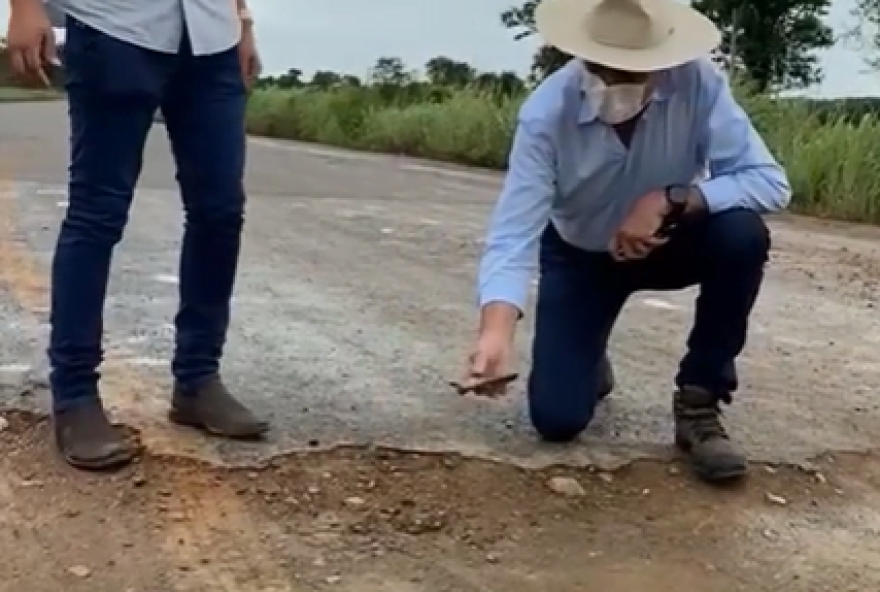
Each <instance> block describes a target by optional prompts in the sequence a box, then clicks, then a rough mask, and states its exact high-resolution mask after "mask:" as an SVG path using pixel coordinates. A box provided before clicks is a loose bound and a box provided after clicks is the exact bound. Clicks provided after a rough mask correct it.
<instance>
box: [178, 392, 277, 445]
mask: <svg viewBox="0 0 880 592" xmlns="http://www.w3.org/2000/svg"><path fill="white" fill-rule="evenodd" d="M168 417H169V419H170V420H171V421H173V422H174V423H177V424H180V425H185V426H189V427H193V428H198V429H200V430H204V431H205V432H208V433H209V434H212V435H215V436H221V437H224V438H233V439H257V438H260V437H262V436H263V435H265V434H266V432H268V431H269V423H268V422H266V421H263V420H261V419H257V418H256V417H255V416H254V414H253V413H251V411H250V410H249V409H248V408H247V407H245V406H244V405H242V404H241V403H239V402H238V401H237V400H236V399H235V397H233V396H232V395H231V394H230V392H229V390H227V388H226V386H225V385H224V384H223V382H222V381H221V380H220V379H219V378H212V379H211V380H209V381H208V382H206V383H205V384H203V385H202V386H200V387H199V388H198V389H196V390H194V391H185V390H183V389H182V388H181V387H180V386H179V385H177V384H175V386H174V397H173V399H172V401H171V411H169V413H168Z"/></svg>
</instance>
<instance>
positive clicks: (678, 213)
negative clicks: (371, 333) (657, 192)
mask: <svg viewBox="0 0 880 592" xmlns="http://www.w3.org/2000/svg"><path fill="white" fill-rule="evenodd" d="M690 195H691V188H690V186H688V185H670V186H668V187H667V188H666V203H667V204H669V211H668V212H667V213H666V215H665V216H663V223H662V224H661V225H660V228H659V229H658V230H657V236H658V237H660V238H669V236H670V235H671V234H672V233H673V232H674V231H675V229H676V228H678V224H679V223H680V222H681V219H682V218H683V217H684V213H685V212H686V211H687V205H688V200H689V199H690Z"/></svg>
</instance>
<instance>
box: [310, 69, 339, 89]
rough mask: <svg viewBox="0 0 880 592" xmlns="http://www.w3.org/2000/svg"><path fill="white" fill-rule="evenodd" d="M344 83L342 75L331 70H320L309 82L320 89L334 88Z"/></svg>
mask: <svg viewBox="0 0 880 592" xmlns="http://www.w3.org/2000/svg"><path fill="white" fill-rule="evenodd" d="M341 83H342V76H341V75H339V74H337V73H336V72H330V71H329V70H318V71H317V72H315V73H314V74H313V75H312V80H311V82H309V86H312V87H315V88H317V89H320V90H327V89H329V88H333V87H334V86H339V85H340V84H341Z"/></svg>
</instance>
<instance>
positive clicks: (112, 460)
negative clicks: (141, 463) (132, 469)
mask: <svg viewBox="0 0 880 592" xmlns="http://www.w3.org/2000/svg"><path fill="white" fill-rule="evenodd" d="M56 446H57V444H56ZM58 452H59V453H60V454H61V458H63V459H64V462H66V463H67V464H69V465H70V466H72V467H74V468H76V469H82V470H85V471H96V472H97V471H113V470H116V469H121V468H122V467H125V466H127V465H130V464H131V463H132V462H134V459H135V458H137V457H138V455H139V454H140V450H139V449H138V448H136V447H131V448H127V449H124V450H120V451H119V452H116V453H114V454H111V455H109V456H105V457H102V458H95V459H87V458H77V457H74V456H70V455H69V454H68V453H67V452H65V451H64V450H62V449H61V447H60V446H58Z"/></svg>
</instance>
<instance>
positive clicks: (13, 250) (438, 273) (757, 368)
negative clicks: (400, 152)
mask: <svg viewBox="0 0 880 592" xmlns="http://www.w3.org/2000/svg"><path fill="white" fill-rule="evenodd" d="M62 130H66V118H65V113H64V107H63V105H62V104H57V103H53V104H19V105H11V106H4V107H2V111H0V155H2V167H3V177H4V183H3V188H2V197H3V200H2V203H3V206H2V207H3V208H4V210H5V211H3V212H2V213H3V214H4V217H6V229H5V233H6V236H4V237H2V238H3V239H4V240H5V242H6V243H7V245H13V246H10V247H8V248H6V253H5V254H4V256H3V257H4V260H5V263H6V265H5V269H3V270H2V271H0V274H3V276H5V277H4V278H3V279H5V280H6V281H5V284H6V289H5V292H4V294H5V297H4V298H3V301H2V309H0V310H2V317H0V322H3V323H5V324H6V325H7V326H8V327H14V328H15V331H12V332H11V338H10V339H8V340H6V342H5V343H4V345H3V348H4V350H3V354H2V355H3V360H4V366H3V370H2V372H0V376H2V380H3V381H4V383H5V384H6V385H7V386H8V388H7V389H6V390H7V392H9V393H14V391H15V385H16V384H18V383H20V382H21V381H22V380H25V379H26V378H27V377H28V376H30V377H40V376H42V375H43V374H44V373H45V361H44V360H43V357H44V356H43V349H44V345H45V338H46V330H47V327H46V325H45V322H46V308H45V306H46V299H45V295H46V287H47V284H48V278H47V275H46V269H47V267H48V265H49V263H50V258H51V255H52V247H53V244H54V240H55V236H56V232H57V228H58V224H59V221H60V220H61V218H62V216H63V215H64V211H65V201H64V200H65V189H64V180H65V149H66V146H65V142H66V133H65V132H64V131H62ZM145 159H146V163H145V170H144V174H143V176H142V181H141V184H140V189H139V191H138V194H137V197H136V200H135V205H134V208H133V211H132V215H131V223H130V225H129V227H128V230H127V233H126V236H125V239H124V241H123V243H122V244H121V245H120V246H119V247H118V250H117V256H116V259H115V268H114V272H113V279H112V286H111V295H110V297H109V300H108V306H107V324H106V329H107V351H108V354H107V356H108V362H107V365H106V374H107V384H106V387H105V396H106V398H107V400H108V401H109V402H111V404H112V405H113V406H114V407H115V408H116V410H117V412H118V416H119V417H120V418H121V419H123V420H124V421H127V422H131V423H133V424H134V425H135V426H137V427H139V428H141V429H143V430H144V434H145V437H146V439H147V441H148V443H149V442H151V441H152V442H153V445H154V446H155V447H157V449H159V450H162V451H165V452H171V453H184V454H192V455H195V456H197V457H201V458H207V459H214V460H220V461H223V462H228V463H246V462H249V461H251V460H255V459H256V460H260V459H265V458H268V457H270V456H271V455H274V454H277V453H280V452H285V451H291V450H298V449H304V448H309V447H315V446H316V444H317V446H318V447H331V446H334V445H337V444H341V443H374V444H379V445H389V446H394V447H400V448H405V449H415V450H422V449H423V450H448V451H459V452H462V453H465V454H468V455H476V456H481V457H488V458H493V459H503V460H507V461H511V462H514V463H517V464H523V465H543V464H547V463H557V462H570V463H584V462H593V463H597V464H599V465H600V466H609V467H611V466H617V465H619V464H621V463H625V462H627V461H629V460H632V459H634V458H640V457H657V456H659V457H662V456H666V455H668V454H669V442H670V425H671V423H670V409H669V408H670V388H671V384H670V383H671V377H672V374H673V371H674V368H675V365H676V363H677V360H678V357H679V356H680V355H681V352H682V348H683V342H684V338H685V335H686V331H687V329H688V328H689V325H690V318H691V311H692V301H693V297H694V292H686V293H665V294H642V295H638V296H637V297H635V298H634V299H633V300H632V302H631V303H630V304H629V306H628V308H627V310H626V311H625V312H624V314H623V316H622V319H621V322H620V323H619V326H618V327H617V329H616V331H615V334H614V336H613V343H612V350H611V352H612V357H613V360H614V363H615V367H616V370H617V375H618V377H619V386H618V389H617V392H616V394H615V395H614V397H613V401H612V402H611V403H610V404H609V405H608V406H607V407H606V408H605V409H604V410H603V411H602V413H601V414H600V418H599V421H598V422H597V424H596V425H594V426H593V427H592V428H591V429H590V431H589V434H588V435H587V436H586V437H585V438H584V439H583V441H582V442H581V443H580V444H578V445H576V446H573V447H570V448H568V449H563V450H560V449H557V448H547V447H543V446H541V445H539V444H538V443H537V442H536V440H535V438H534V436H533V434H532V432H531V430H530V428H529V426H528V422H527V420H526V417H525V412H524V405H523V401H522V396H521V392H519V393H517V395H516V396H513V397H511V398H509V399H508V400H507V401H505V402H502V403H488V402H482V401H473V400H469V399H462V398H459V397H457V396H455V395H453V394H452V393H451V392H450V390H449V389H448V387H447V386H446V381H447V380H448V379H450V378H453V377H455V376H456V374H457V372H458V371H459V369H460V367H461V364H462V359H463V355H464V353H465V352H466V348H467V346H468V345H469V339H470V337H471V332H472V327H473V323H474V318H475V316H474V309H473V277H474V272H475V265H476V261H477V255H478V252H479V249H480V244H481V243H480V241H481V237H482V234H483V228H484V224H485V221H486V219H487V215H488V212H489V210H490V208H491V206H492V204H493V201H494V199H495V196H496V192H497V189H498V185H499V178H498V176H496V175H493V174H489V173H483V172H479V171H468V170H463V169H457V168H453V167H444V166H438V165H433V164H431V163H425V162H420V161H415V160H410V159H404V158H395V157H388V156H375V155H361V154H355V153H349V152H342V151H335V150H329V149H324V148H319V147H312V146H303V145H298V144H292V143H283V142H277V141H271V140H264V139H254V140H253V141H252V142H251V145H250V152H249V163H250V164H249V171H248V183H247V186H248V192H249V205H248V214H247V229H246V237H245V247H244V253H243V256H242V263H241V275H240V281H239V283H238V289H237V296H236V304H235V311H234V325H233V329H232V333H231V335H230V340H229V345H228V349H227V354H226V360H225V366H224V372H225V376H226V379H227V381H228V382H229V383H230V385H231V386H232V387H233V388H235V390H236V391H238V392H240V393H241V395H242V396H243V397H244V398H245V399H247V400H248V401H249V402H250V403H252V404H253V405H254V406H256V407H257V408H260V409H262V410H264V411H265V412H267V413H268V414H270V415H271V417H272V419H273V421H274V424H275V430H274V432H273V437H272V440H271V442H270V443H269V444H268V445H263V446H243V445H241V444H236V445H234V446H228V445H223V444H219V443H216V442H213V441H211V442H205V441H201V440H197V439H195V438H194V437H192V436H191V435H189V434H186V433H180V432H178V431H175V430H172V429H170V428H168V427H167V426H165V425H164V405H165V402H166V398H167V387H168V383H169V378H168V368H167V362H166V361H167V359H168V355H169V351H170V346H171V338H172V334H171V326H170V324H169V323H170V322H171V319H172V315H173V312H174V307H175V302H176V284H175V282H176V266H177V256H178V244H179V239H180V233H181V220H182V218H181V207H180V203H179V199H178V196H177V194H176V192H175V187H174V181H173V166H172V163H171V160H170V153H169V151H168V146H167V140H166V139H165V136H164V129H163V128H162V126H157V127H156V128H155V130H154V132H153V134H152V136H151V137H150V140H149V144H148V147H147V151H146V156H145ZM773 231H774V245H775V251H774V256H773V262H772V264H771V265H770V268H769V271H768V278H767V281H766V285H765V288H764V291H763V294H762V296H761V298H760V301H759V304H758V306H757V310H756V312H755V315H754V320H753V322H752V332H751V338H750V341H749V344H748V346H747V351H746V354H745V355H744V357H743V359H742V362H741V374H742V377H743V379H744V385H743V388H742V392H741V393H740V394H739V396H738V400H737V404H735V405H734V406H732V407H731V408H730V410H729V414H728V416H729V421H730V423H731V426H732V429H733V430H734V433H735V434H736V436H737V438H738V439H739V440H741V441H742V442H743V444H744V445H745V447H746V449H747V451H748V453H749V454H750V456H751V457H752V458H753V459H756V460H771V461H790V462H801V461H803V460H805V459H808V458H809V457H812V456H815V455H818V454H820V453H822V452H824V451H828V450H833V451H838V450H862V449H867V448H870V447H871V446H873V445H874V443H876V442H877V441H878V437H880V424H878V423H877V422H876V419H875V417H876V410H877V406H878V403H877V397H876V393H875V389H876V385H877V384H880V380H878V378H880V366H878V363H877V362H876V351H877V345H878V342H880V321H878V315H877V311H876V309H875V308H874V306H875V302H876V298H875V294H876V291H877V290H876V288H877V281H878V262H880V254H878V246H877V245H878V244H880V242H878V241H877V238H878V233H876V232H875V231H874V230H872V229H853V228H851V227H845V226H836V225H830V224H820V223H816V222H808V221H802V220H797V219H783V220H779V221H776V222H774V224H773ZM528 333H529V331H528V330H526V331H523V332H522V334H521V335H520V337H519V344H520V346H521V350H522V351H523V352H525V351H526V349H527V347H528V344H529V335H528ZM525 364H526V358H525V355H524V356H523V367H525ZM520 388H521V387H520ZM44 399H45V397H42V396H38V397H36V398H35V402H34V404H35V405H37V406H38V407H39V406H44V405H45V400H44Z"/></svg>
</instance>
